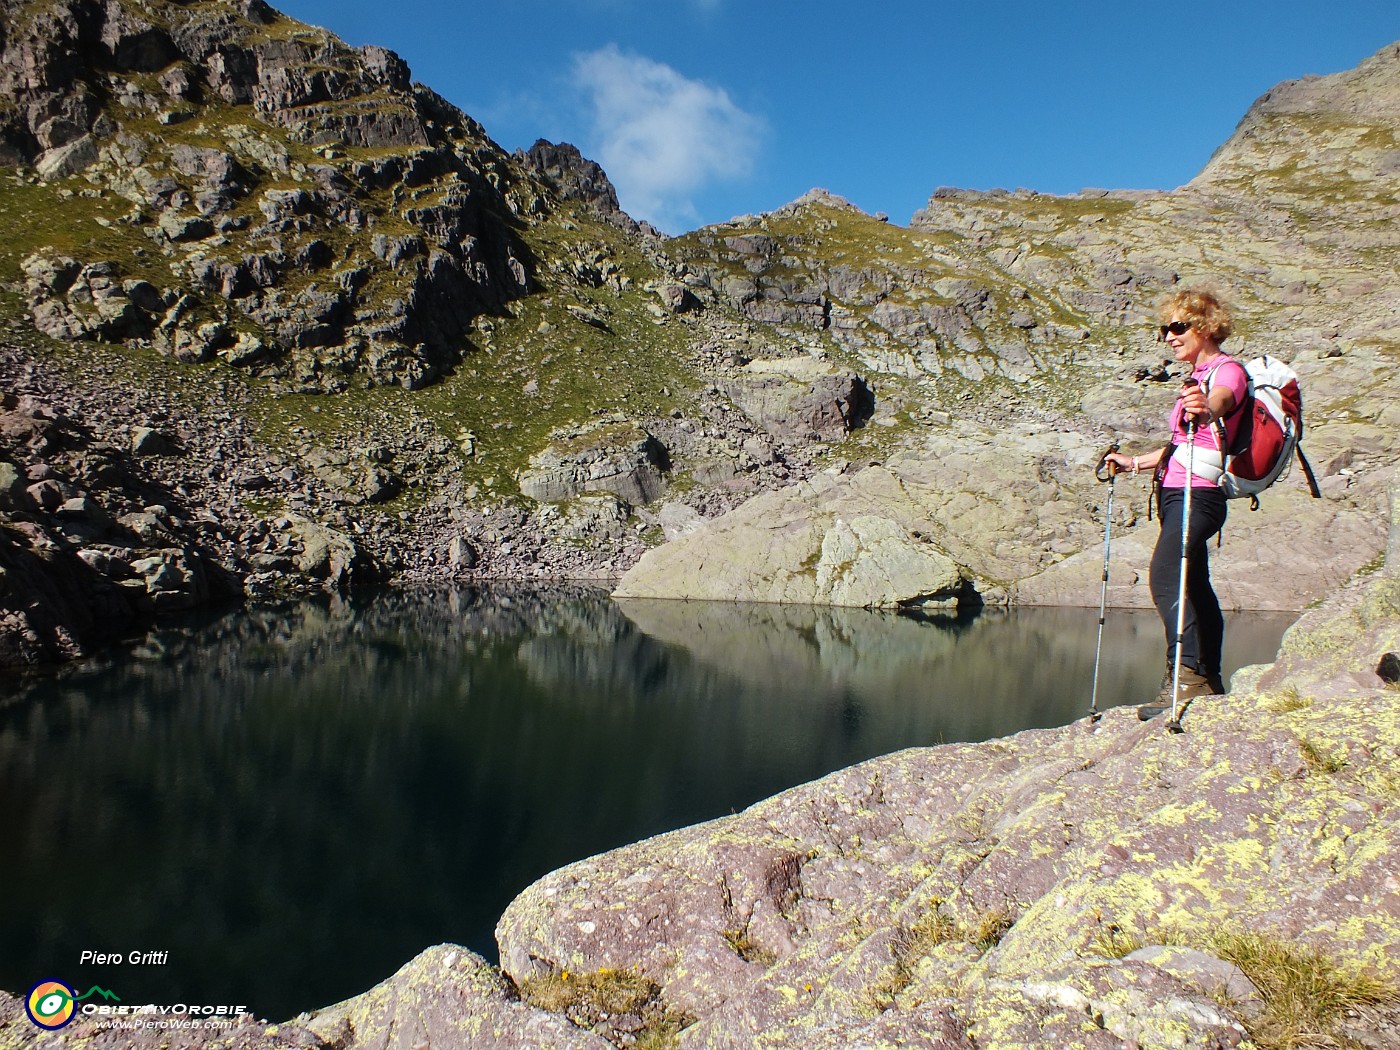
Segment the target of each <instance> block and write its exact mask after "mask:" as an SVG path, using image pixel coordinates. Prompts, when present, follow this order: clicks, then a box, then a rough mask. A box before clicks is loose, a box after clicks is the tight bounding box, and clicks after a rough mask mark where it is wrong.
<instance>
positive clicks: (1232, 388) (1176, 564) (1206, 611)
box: [1107, 289, 1249, 717]
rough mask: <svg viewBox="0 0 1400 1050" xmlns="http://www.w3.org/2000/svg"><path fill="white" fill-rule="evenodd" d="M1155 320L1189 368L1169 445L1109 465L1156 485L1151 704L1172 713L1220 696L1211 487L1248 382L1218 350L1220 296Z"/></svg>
mask: <svg viewBox="0 0 1400 1050" xmlns="http://www.w3.org/2000/svg"><path fill="white" fill-rule="evenodd" d="M1157 312H1158V317H1159V319H1160V320H1161V322H1162V324H1161V328H1160V331H1161V335H1162V339H1163V341H1165V342H1166V344H1167V345H1168V346H1169V347H1171V349H1172V353H1173V354H1174V355H1175V357H1176V359H1177V360H1178V361H1181V362H1183V363H1184V364H1187V365H1189V366H1190V368H1191V375H1190V378H1189V379H1187V380H1185V381H1183V383H1182V387H1181V392H1180V394H1179V395H1178V397H1177V399H1176V404H1175V405H1174V406H1173V407H1172V411H1171V414H1170V416H1169V417H1168V424H1169V428H1170V432H1171V441H1170V444H1169V445H1168V446H1167V447H1166V448H1162V449H1158V450H1156V451H1155V452H1149V453H1147V454H1145V455H1139V456H1126V455H1123V454H1122V453H1119V452H1111V453H1109V455H1108V457H1107V460H1108V462H1110V463H1112V464H1114V465H1115V466H1116V467H1117V468H1118V469H1119V470H1120V471H1127V472H1130V473H1132V474H1139V473H1143V472H1146V473H1147V474H1148V476H1149V477H1152V478H1154V479H1156V478H1157V477H1158V476H1159V475H1160V478H1161V489H1160V492H1159V495H1158V501H1157V509H1158V517H1159V518H1160V519H1161V528H1162V531H1161V533H1160V534H1159V535H1158V537H1157V546H1156V548H1155V549H1154V550H1153V552H1152V568H1151V573H1150V576H1149V581H1150V586H1151V589H1152V600H1153V601H1154V602H1155V603H1156V605H1157V613H1158V615H1160V616H1161V617H1162V624H1163V626H1164V627H1165V628H1166V635H1167V673H1166V676H1165V678H1164V679H1163V683H1162V691H1161V693H1160V694H1159V695H1158V698H1157V705H1159V706H1161V707H1164V708H1168V709H1170V708H1172V707H1173V706H1174V703H1175V704H1180V703H1184V702H1185V701H1187V700H1189V699H1190V698H1191V697H1194V696H1204V695H1207V694H1211V693H1223V692H1224V691H1225V685H1224V683H1223V682H1222V681H1221V678H1220V649H1221V643H1222V642H1223V641H1224V637H1225V617H1224V616H1223V615H1222V614H1221V612H1220V602H1219V601H1218V600H1217V599H1216V596H1215V591H1214V589H1213V588H1212V587H1211V585H1210V564H1209V561H1208V554H1207V546H1206V544H1207V542H1208V541H1209V540H1210V539H1211V537H1212V536H1214V535H1215V534H1216V533H1217V532H1219V531H1220V529H1221V527H1222V526H1223V525H1224V524H1225V505H1226V498H1225V493H1224V492H1222V491H1221V490H1220V489H1219V488H1218V487H1217V482H1218V481H1219V479H1220V475H1221V472H1222V467H1223V457H1222V453H1221V444H1220V429H1221V428H1220V426H1219V424H1220V423H1221V422H1223V423H1224V429H1225V435H1226V446H1225V447H1227V448H1228V447H1229V442H1230V441H1232V440H1233V439H1234V437H1235V432H1236V431H1237V430H1238V429H1239V426H1240V422H1241V420H1240V418H1239V413H1235V412H1233V409H1234V408H1235V406H1236V405H1238V404H1241V403H1242V402H1243V401H1244V399H1245V395H1246V394H1247V393H1248V389H1249V386H1248V383H1249V381H1248V378H1247V376H1246V374H1245V370H1244V366H1243V365H1241V364H1240V363H1239V362H1238V361H1236V360H1235V359H1234V358H1233V357H1231V356H1230V355H1229V354H1227V353H1225V351H1223V350H1221V349H1220V344H1221V343H1222V342H1224V341H1225V339H1226V338H1227V337H1228V336H1229V335H1230V313H1229V310H1228V309H1226V307H1225V305H1224V304H1223V303H1222V302H1221V301H1220V299H1219V298H1218V297H1217V296H1215V295H1214V294H1212V293H1210V292H1207V291H1203V290H1200V289H1188V290H1185V291H1180V292H1176V293H1175V294H1173V295H1170V296H1168V297H1167V298H1165V299H1163V300H1162V302H1161V303H1160V304H1159V306H1158V311H1157ZM1188 422H1194V423H1195V443H1194V444H1195V448H1194V451H1193V452H1191V453H1190V454H1188V450H1187V447H1186V445H1187V433H1188V430H1187V424H1188ZM1188 459H1189V460H1190V461H1191V467H1192V471H1193V474H1194V476H1193V477H1191V478H1190V480H1189V484H1190V485H1191V521H1190V528H1189V529H1188V531H1187V539H1186V557H1185V561H1186V590H1185V595H1186V600H1185V603H1184V612H1183V614H1182V615H1181V617H1180V620H1181V654H1180V658H1181V670H1180V675H1179V681H1180V687H1179V690H1178V692H1177V695H1176V697H1175V698H1173V697H1172V682H1173V679H1174V678H1176V677H1177V676H1176V675H1175V674H1174V671H1175V664H1174V661H1175V659H1176V657H1177V653H1176V643H1177V637H1176V635H1177V622H1178V610H1177V595H1178V594H1179V593H1180V587H1179V582H1180V571H1181V564H1182V550H1181V516H1182V512H1183V509H1184V507H1185V502H1186V500H1185V492H1186V485H1187V484H1188V479H1187V466H1186V464H1187V461H1188ZM1155 713H1157V711H1156V708H1151V707H1149V708H1144V709H1143V711H1142V714H1143V716H1144V717H1148V716H1150V715H1151V714H1155Z"/></svg>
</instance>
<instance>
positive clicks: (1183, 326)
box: [1161, 321, 1191, 339]
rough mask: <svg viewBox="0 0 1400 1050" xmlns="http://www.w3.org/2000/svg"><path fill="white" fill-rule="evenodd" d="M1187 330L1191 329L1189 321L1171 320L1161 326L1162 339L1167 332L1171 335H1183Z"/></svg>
mask: <svg viewBox="0 0 1400 1050" xmlns="http://www.w3.org/2000/svg"><path fill="white" fill-rule="evenodd" d="M1189 331H1191V322H1190V321H1173V322H1172V323H1171V324H1164V325H1162V326H1161V333H1162V338H1163V339H1165V338H1166V337H1167V333H1168V332H1170V333H1171V334H1172V335H1185V334H1186V333H1187V332H1189Z"/></svg>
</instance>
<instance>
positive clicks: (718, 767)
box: [0, 588, 1292, 1019]
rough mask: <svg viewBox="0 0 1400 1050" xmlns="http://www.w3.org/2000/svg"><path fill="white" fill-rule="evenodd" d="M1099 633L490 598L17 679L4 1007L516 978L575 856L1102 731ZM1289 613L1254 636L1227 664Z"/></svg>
mask: <svg viewBox="0 0 1400 1050" xmlns="http://www.w3.org/2000/svg"><path fill="white" fill-rule="evenodd" d="M1097 613H1098V610H1097V609H1092V610H1090V609H1072V610H1048V609H1027V610H1015V611H1012V612H1003V611H984V612H982V613H980V614H966V615H948V616H930V617H923V618H915V617H910V616H901V615H895V614H882V613H872V612H865V611H857V610H840V609H816V608H806V607H779V606H754V605H729V604H722V603H703V602H651V601H647V602H640V601H628V602H625V603H618V602H613V601H612V600H610V599H609V598H608V597H607V596H606V595H605V594H602V593H600V592H597V591H591V590H586V589H559V590H554V591H541V590H531V591H527V590H515V589H501V588H488V589H482V588H461V589H456V590H448V591H443V590H436V591H423V592H410V593H402V592H392V593H386V594H381V595H378V596H374V597H370V598H364V599H356V600H355V601H353V602H350V603H330V602H306V603H301V604H295V605H289V606H287V607H285V608H282V609H277V610H262V611H255V612H252V613H238V614H236V615H229V616H226V617H221V618H213V619H205V620H203V621H201V622H199V623H187V624H182V625H180V626H177V627H169V628H166V629H162V630H160V631H157V632H155V633H152V634H151V635H150V636H149V637H148V638H147V639H146V640H145V641H144V642H143V643H142V644H139V645H138V646H137V647H136V648H135V650H134V651H133V652H131V653H130V654H123V655H119V656H109V657H105V658H103V659H101V660H97V661H93V662H91V663H89V664H87V665H85V666H83V667H81V668H77V669H74V670H70V671H69V672H67V673H65V674H63V675H61V676H58V677H52V678H43V679H30V680H26V681H22V682H15V681H10V682H7V683H5V684H4V685H3V686H0V828H3V829H4V849H3V852H0V872H2V873H3V875H2V876H0V884H2V885H3V887H4V893H3V894H0V988H4V989H5V990H7V991H10V992H12V993H19V994H23V993H25V992H27V991H28V989H29V988H30V987H31V986H32V985H34V984H35V983H36V982H38V981H39V980H42V979H47V978H57V979H61V980H65V981H68V982H69V983H71V984H74V985H78V986H80V990H85V989H87V988H88V987H89V986H90V985H91V984H94V983H96V984H99V985H101V986H102V987H104V988H107V989H110V990H112V991H113V992H115V993H116V994H118V995H119V996H121V998H122V999H123V1001H125V1002H128V1003H132V1002H143V1003H144V1002H154V1003H160V1004H171V1003H189V1004H196V1003H208V1004H223V1003H228V1004H237V1005H246V1006H247V1007H249V1008H250V1009H251V1010H252V1011H254V1012H255V1013H257V1014H258V1015H259V1016H263V1017H268V1018H272V1019H283V1018H287V1017H290V1016H292V1015H293V1014H295V1013H297V1012H299V1011H301V1010H304V1009H309V1008H313V1007H317V1006H325V1005H328V1004H330V1003H332V1002H335V1001H338V1000H340V999H343V998H346V997H348V996H350V995H353V994H356V993H358V992H361V991H364V990H365V989H367V988H369V987H370V986H371V985H373V984H374V983H376V982H378V981H380V980H382V979H383V978H385V977H387V976H388V975H389V974H390V973H392V972H393V971H394V970H395V969H397V968H398V967H399V966H400V965H401V964H402V963H403V962H405V961H407V960H408V959H409V958H410V957H412V956H413V955H414V954H416V953H417V952H418V951H420V950H421V949H423V948H425V947H427V946H429V945H431V944H436V943H439V942H442V941H455V942H458V943H461V944H465V945H467V946H469V947H471V948H473V949H475V950H476V951H478V952H480V953H481V954H483V955H485V956H486V957H487V958H488V959H490V960H492V961H494V960H495V957H496V956H495V943H494V940H493V928H494V925H495V921H496V919H497V918H498V917H499V915H500V913H501V912H502V911H503V910H504V908H505V906H506V905H507V904H508V903H509V901H510V900H511V899H512V898H513V897H514V896H515V895H516V894H517V893H518V892H520V890H522V889H523V888H524V887H525V886H526V885H528V884H529V883H530V882H531V881H532V880H534V879H535V878H537V877H539V876H540V875H543V874H545V873H546V872H548V871H550V870H552V869H554V868H557V867H559V866H561V865H564V864H567V863H569V862H570V861H574V860H579V859H581V858H583V857H586V856H590V855H592V854H594V853H598V852H600V851H602V850H606V849H609V848H612V847H615V846H618V845H621V844H624V843H627V842H631V841H635V840H637V839H639V838H643V837H645V836H647V835H651V834H655V833H657V832H661V831H665V830H669V829H671V828H676V827H681V826H684V825H687V824H691V823H694V822H697V821H701V820H706V819H709V818H712V817H717V816H721V815H723V814H726V813H730V812H732V811H735V810H739V809H742V808H743V807H745V806H747V805H749V804H750V803H752V802H755V801H757V800H759V799H761V798H764V797H767V796H768V795H771V794H774V793H776V792H778V791H781V790H782V789H784V788H787V787H790V786H793V785H795V784H799V783H802V782H804V781H808V780H811V779H813V778H816V777H818V776H821V775H822V774H825V773H827V772H830V771H831V770H834V769H839V768H841V767H843V766H846V765H849V764H851V763H853V762H858V761H860V760H862V759H865V758H869V757H872V756H875V755H880V754H885V753H888V752H891V751H895V750H898V749H900V748H904V747H909V746H914V745H925V744H936V743H940V742H945V741H965V740H981V739H986V738H989V737H994V736H1002V735H1005V734H1008V733H1012V732H1016V731H1018V730H1021V729H1025V728H1030V727H1039V726H1053V725H1062V724H1065V723H1068V722H1071V721H1073V720H1074V719H1076V718H1079V717H1082V716H1083V715H1084V714H1085V713H1086V712H1087V709H1088V704H1089V697H1090V687H1091V681H1092V676H1093V663H1094V643H1095V634H1096V631H1097ZM1291 619H1292V617H1291V616H1290V615H1251V616H1247V617H1246V616H1239V615H1236V616H1232V617H1231V618H1230V624H1229V635H1228V638H1227V645H1226V664H1227V666H1226V672H1227V674H1228V673H1229V672H1230V671H1232V670H1233V669H1235V668H1237V667H1239V666H1242V665H1244V664H1249V663H1259V662H1265V661H1268V660H1271V659H1272V658H1273V656H1274V653H1275V652H1276V650H1277V645H1278V640H1279V637H1280V636H1281V634H1282V632H1283V630H1284V628H1285V627H1286V626H1287V625H1288V623H1289V622H1290V620H1291ZM1161 650H1162V638H1161V628H1160V625H1159V623H1158V621H1157V618H1156V617H1155V616H1154V615H1152V614H1149V613H1129V612H1113V613H1110V617H1109V623H1108V625H1107V627H1106V628H1105V636H1104V661H1103V665H1102V669H1101V671H1100V685H1099V697H1100V706H1104V707H1108V706H1113V705H1115V704H1117V703H1125V702H1132V703H1137V702H1140V701H1142V700H1144V699H1146V698H1148V697H1150V696H1151V695H1152V694H1153V693H1154V692H1155V691H1156V688H1157V680H1158V678H1159V676H1160V673H1161V670H1160V660H1161V657H1160V653H1161ZM83 951H96V952H108V953H118V954H120V955H121V956H123V957H126V956H128V955H130V953H132V952H164V953H167V955H166V956H165V959H166V961H165V962H164V964H163V965H144V966H143V965H120V966H111V965H104V966H92V965H83V964H81V963H80V960H81V953H82V952H83Z"/></svg>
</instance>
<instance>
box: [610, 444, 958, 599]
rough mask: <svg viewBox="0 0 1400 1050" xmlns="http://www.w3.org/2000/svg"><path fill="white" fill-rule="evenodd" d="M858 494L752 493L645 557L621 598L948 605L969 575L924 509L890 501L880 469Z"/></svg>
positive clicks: (621, 587) (827, 487)
mask: <svg viewBox="0 0 1400 1050" xmlns="http://www.w3.org/2000/svg"><path fill="white" fill-rule="evenodd" d="M863 473H865V474H867V475H869V476H868V477H867V478H866V484H865V485H864V486H862V487H861V488H860V489H859V490H856V491H848V489H847V487H845V486H843V485H841V484H840V483H838V482H837V481H836V480H835V479H832V478H830V477H822V478H820V479H818V480H815V481H813V482H811V483H806V484H802V485H798V486H794V487H792V488H789V489H786V490H783V491H781V492H777V493H769V494H766V495H762V496H757V497H755V498H754V499H752V500H750V501H749V502H748V503H746V504H745V505H744V506H743V507H741V508H740V509H739V510H737V511H733V512H731V513H730V514H726V515H723V516H721V517H719V518H716V519H713V520H711V521H709V522H707V523H705V524H704V525H703V526H701V527H699V528H696V529H695V530H694V531H691V532H688V533H685V534H683V535H680V536H678V538H676V539H675V540H673V541H671V542H670V543H667V544H665V545H664V546H662V547H659V548H656V549H654V550H652V551H649V552H648V553H646V554H645V555H643V556H642V558H641V560H640V561H639V562H638V563H637V564H636V565H635V566H634V567H633V568H632V569H631V570H629V571H628V572H627V573H626V575H624V576H623V578H622V580H621V582H620V583H619V584H618V587H617V589H616V591H615V592H614V594H615V596H616V597H619V598H708V599H717V600H729V601H757V602H799V603H811V602H816V603H822V604H830V605H846V606H869V607H874V608H889V607H895V606H907V605H921V604H925V603H928V602H932V601H949V600H956V599H957V597H958V596H959V595H960V594H962V593H963V590H964V583H965V580H966V578H967V574H965V572H964V571H963V570H962V569H961V568H960V567H959V565H958V564H957V563H956V562H955V561H954V560H953V559H952V558H951V557H949V556H948V554H947V553H946V552H945V551H944V550H942V549H940V548H939V547H938V546H937V545H936V544H934V543H931V542H928V541H927V539H926V537H925V536H924V535H923V534H922V533H920V531H919V525H920V524H921V523H922V522H924V521H925V520H926V517H927V515H926V512H925V511H923V510H921V509H920V508H919V507H918V506H917V504H916V503H914V502H912V501H910V500H909V499H908V498H907V497H901V498H895V497H896V496H899V495H900V494H898V493H897V491H896V485H895V480H894V477H893V475H891V474H889V472H887V471H883V470H881V469H880V468H870V470H869V471H866V472H863Z"/></svg>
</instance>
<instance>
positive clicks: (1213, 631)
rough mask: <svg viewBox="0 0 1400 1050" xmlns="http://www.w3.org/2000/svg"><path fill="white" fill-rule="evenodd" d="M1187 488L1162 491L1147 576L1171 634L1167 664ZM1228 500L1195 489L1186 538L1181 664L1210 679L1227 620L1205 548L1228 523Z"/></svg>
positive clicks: (1169, 660) (1217, 665) (1169, 659)
mask: <svg viewBox="0 0 1400 1050" xmlns="http://www.w3.org/2000/svg"><path fill="white" fill-rule="evenodd" d="M1185 502H1186V499H1185V490H1184V489H1168V488H1164V489H1162V494H1161V497H1160V499H1159V500H1158V502H1157V510H1158V512H1159V514H1160V517H1161V519H1162V531H1161V534H1160V535H1158V537H1157V547H1156V549H1155V550H1153V552H1152V570H1151V574H1150V576H1149V577H1148V581H1149V585H1150V587H1151V588H1152V600H1153V601H1154V602H1156V603H1157V615H1159V616H1160V617H1161V618H1162V626H1163V627H1165V628H1166V632H1167V663H1168V665H1170V664H1171V663H1172V662H1173V660H1174V658H1175V655H1176V654H1175V646H1176V594H1177V588H1178V581H1179V579H1180V577H1179V575H1178V574H1179V571H1180V569H1181V512H1182V509H1183V508H1184V506H1185ZM1227 502H1228V501H1227V500H1226V499H1225V493H1223V492H1221V491H1220V490H1219V489H1217V488H1199V487H1198V488H1195V489H1193V490H1192V491H1191V528H1190V530H1189V532H1188V533H1187V540H1186V615H1185V617H1184V618H1183V620H1182V628H1181V662H1182V664H1183V665H1184V666H1186V667H1193V668H1195V669H1196V670H1197V671H1198V672H1200V673H1201V674H1203V675H1206V676H1207V677H1210V676H1215V677H1219V675H1220V647H1221V644H1222V643H1223V642H1224V640H1225V617H1224V616H1223V615H1222V614H1221V612H1220V601H1219V599H1217V598H1216V597H1215V590H1214V588H1212V587H1211V585H1210V560H1209V555H1208V553H1207V548H1206V544H1207V543H1208V541H1209V540H1210V538H1211V537H1212V536H1214V535H1215V534H1216V533H1217V532H1219V531H1220V530H1221V528H1222V527H1223V526H1224V524H1225V511H1226V505H1227Z"/></svg>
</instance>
